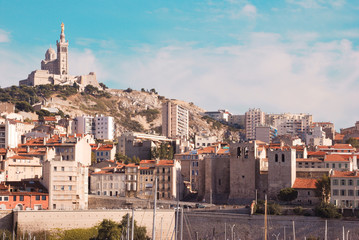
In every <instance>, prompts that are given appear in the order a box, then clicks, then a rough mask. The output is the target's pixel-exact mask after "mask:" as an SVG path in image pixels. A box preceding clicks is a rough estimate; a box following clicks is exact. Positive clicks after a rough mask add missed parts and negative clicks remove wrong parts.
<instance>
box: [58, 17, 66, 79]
mask: <svg viewBox="0 0 359 240" xmlns="http://www.w3.org/2000/svg"><path fill="white" fill-rule="evenodd" d="M56 45H57V67H58V69H57V70H58V71H57V74H59V75H67V74H68V73H69V63H68V47H69V41H66V40H65V24H64V23H61V34H60V42H59V41H56Z"/></svg>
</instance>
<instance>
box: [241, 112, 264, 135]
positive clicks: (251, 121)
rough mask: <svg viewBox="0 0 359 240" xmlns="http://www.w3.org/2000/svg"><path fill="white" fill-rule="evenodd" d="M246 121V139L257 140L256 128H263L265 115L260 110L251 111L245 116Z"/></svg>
mask: <svg viewBox="0 0 359 240" xmlns="http://www.w3.org/2000/svg"><path fill="white" fill-rule="evenodd" d="M245 119H246V120H245V121H246V138H247V140H255V138H256V127H257V126H263V125H264V123H265V113H264V112H262V111H261V110H260V109H259V108H253V109H249V110H248V111H247V112H246V114H245Z"/></svg>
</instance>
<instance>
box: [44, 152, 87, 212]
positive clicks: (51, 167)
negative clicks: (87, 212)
mask: <svg viewBox="0 0 359 240" xmlns="http://www.w3.org/2000/svg"><path fill="white" fill-rule="evenodd" d="M42 184H43V185H44V186H45V187H46V188H47V189H48V191H49V209H50V210H84V209H87V208H88V167H87V166H85V165H83V164H82V163H81V162H78V161H74V160H64V156H56V157H55V158H54V159H52V160H49V161H45V162H44V165H43V179H42Z"/></svg>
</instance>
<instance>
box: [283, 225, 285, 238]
mask: <svg viewBox="0 0 359 240" xmlns="http://www.w3.org/2000/svg"><path fill="white" fill-rule="evenodd" d="M283 228H284V236H283V240H285V226H284V227H283Z"/></svg>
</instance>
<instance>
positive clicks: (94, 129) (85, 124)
mask: <svg viewBox="0 0 359 240" xmlns="http://www.w3.org/2000/svg"><path fill="white" fill-rule="evenodd" d="M72 130H73V132H74V133H79V134H92V135H94V136H95V138H96V139H104V140H113V139H114V137H115V122H114V119H113V117H110V116H103V115H96V116H95V117H93V116H79V117H76V118H75V119H74V124H73V126H72Z"/></svg>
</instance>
